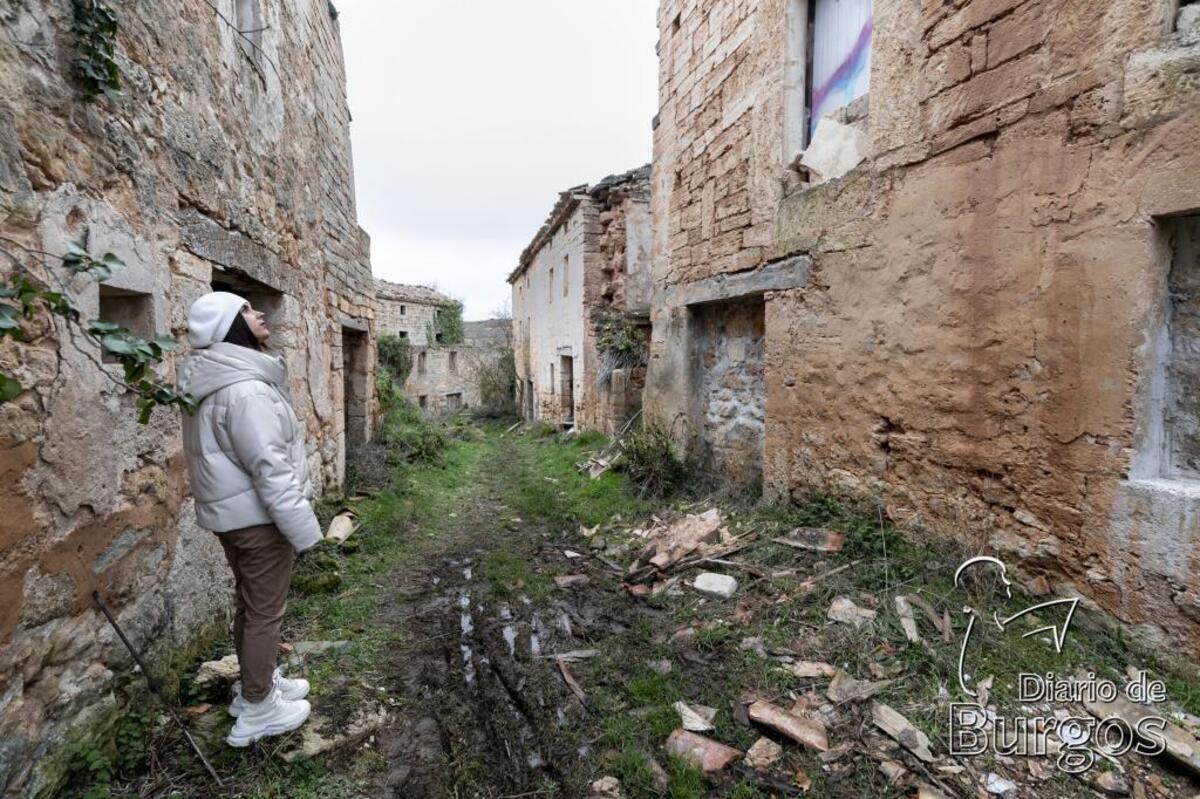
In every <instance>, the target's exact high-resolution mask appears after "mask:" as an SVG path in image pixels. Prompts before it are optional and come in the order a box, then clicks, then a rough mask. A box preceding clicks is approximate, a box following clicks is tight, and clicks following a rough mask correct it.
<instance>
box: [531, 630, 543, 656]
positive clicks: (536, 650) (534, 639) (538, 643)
mask: <svg viewBox="0 0 1200 799" xmlns="http://www.w3.org/2000/svg"><path fill="white" fill-rule="evenodd" d="M529 651H530V652H531V653H533V656H534V657H537V656H538V655H540V654H542V640H541V639H540V638H538V634H537V633H530V634H529Z"/></svg>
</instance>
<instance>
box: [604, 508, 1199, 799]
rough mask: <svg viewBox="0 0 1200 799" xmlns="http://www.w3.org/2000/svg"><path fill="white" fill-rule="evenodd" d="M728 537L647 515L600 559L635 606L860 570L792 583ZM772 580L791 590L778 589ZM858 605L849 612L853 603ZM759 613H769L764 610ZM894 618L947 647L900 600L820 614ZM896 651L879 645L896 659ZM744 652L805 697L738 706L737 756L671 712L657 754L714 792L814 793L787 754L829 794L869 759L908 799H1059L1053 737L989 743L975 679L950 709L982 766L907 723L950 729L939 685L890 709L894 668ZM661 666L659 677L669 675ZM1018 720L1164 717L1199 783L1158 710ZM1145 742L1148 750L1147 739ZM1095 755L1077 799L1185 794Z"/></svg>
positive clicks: (992, 732) (939, 613)
mask: <svg viewBox="0 0 1200 799" xmlns="http://www.w3.org/2000/svg"><path fill="white" fill-rule="evenodd" d="M730 527H731V525H729V524H728V523H727V520H726V519H725V518H724V517H723V516H722V514H721V513H720V511H719V510H717V509H716V508H710V509H708V510H705V511H704V512H701V513H692V514H686V515H683V516H680V517H678V518H675V519H673V520H672V521H670V522H665V521H663V520H661V519H658V518H657V517H656V518H654V519H653V520H652V523H651V525H650V526H648V527H647V528H645V529H634V530H629V531H626V533H627V539H628V540H627V542H626V543H624V544H622V545H621V546H620V547H618V548H612V547H611V546H610V547H609V548H608V550H607V551H608V553H609V554H612V555H614V556H615V555H616V554H624V555H626V556H629V557H631V560H630V561H629V563H628V566H627V567H624V568H623V572H622V581H623V587H624V589H625V591H627V592H628V593H629V594H630V595H631V596H633V597H636V598H648V597H657V596H660V595H662V594H664V593H666V594H669V595H680V594H682V593H685V591H686V590H687V589H688V588H689V587H690V588H691V589H692V590H694V591H696V592H698V593H700V594H702V595H705V596H706V597H708V598H715V599H717V600H728V599H731V598H732V597H734V595H735V594H736V593H737V592H738V590H739V583H738V579H737V577H735V576H733V575H734V574H737V575H739V576H741V575H749V577H750V579H752V580H754V581H771V580H780V584H781V586H782V585H786V586H787V589H788V590H787V591H784V590H783V588H781V589H780V591H781V593H786V594H787V595H786V596H783V597H780V598H779V600H777V601H782V600H784V599H792V598H795V597H796V596H797V593H798V594H799V595H804V594H806V593H808V592H810V591H812V589H813V588H814V587H815V586H816V585H817V584H818V583H820V582H821V581H823V580H827V579H828V578H829V577H831V576H833V575H835V574H839V573H842V572H845V571H846V570H848V569H852V568H854V567H855V566H856V565H857V564H858V562H857V561H853V562H848V563H841V564H840V565H837V566H836V567H832V566H831V564H829V563H826V562H823V563H817V564H815V573H813V574H802V573H800V572H799V570H798V569H796V568H788V569H777V570H772V569H769V568H765V567H764V566H761V565H758V564H756V563H750V562H746V561H744V560H738V559H737V558H736V557H735V556H736V555H737V554H738V553H741V552H742V551H743V550H744V549H746V548H747V547H748V546H750V545H751V544H753V543H755V542H758V541H760V536H762V535H763V534H762V533H761V531H759V530H745V531H736V532H735V531H734V530H731V529H730ZM583 532H584V534H585V536H589V537H593V536H596V531H595V530H584V531H583ZM767 540H769V541H770V542H771V543H774V544H777V545H782V546H787V547H791V548H794V549H797V550H803V551H808V552H813V553H822V554H824V553H837V552H840V551H841V550H842V549H843V546H844V544H845V537H844V535H843V534H842V533H840V532H838V531H835V530H830V529H825V528H810V527H803V528H797V529H795V530H792V531H791V532H790V533H788V534H787V535H785V536H781V537H774V538H769V539H765V538H764V539H762V542H763V543H766V541H767ZM822 568H823V570H821V569H822ZM706 569H713V571H707V570H706ZM731 573H732V574H731ZM781 578H794V579H793V581H791V582H790V583H784V582H783V580H782V579H781ZM797 581H798V585H799V589H798V592H797V589H796V584H797ZM856 598H857V599H858V600H859V601H857V602H856V601H855V599H856ZM764 601H765V602H766V603H768V605H767V606H768V607H770V606H771V605H770V602H771V600H770V599H765V600H764ZM864 605H865V606H864ZM893 609H894V620H895V621H896V622H898V624H899V630H900V631H902V633H903V641H905V642H907V645H909V646H919V647H927V648H932V647H934V646H943V645H947V644H951V642H952V641H953V640H954V635H955V631H954V625H953V623H952V621H951V618H950V614H949V611H948V610H947V609H946V608H944V607H941V608H935V607H934V606H933V605H932V604H931V603H930V602H929V601H928V600H926V599H925V598H924V597H922V596H921V595H919V594H916V593H912V594H897V595H895V596H893V597H891V601H890V602H887V603H884V602H882V601H881V600H880V599H879V598H878V597H876V596H874V595H866V594H864V595H861V596H859V597H851V596H835V597H834V598H833V599H832V601H830V602H829V604H828V606H826V607H825V609H824V615H825V618H826V619H827V620H828V622H829V623H830V624H831V625H833V627H834V628H837V627H842V626H843V625H844V627H843V629H849V628H853V629H852V630H850V634H853V632H854V631H857V630H863V629H865V628H870V627H871V626H872V625H875V624H877V623H878V622H879V617H880V615H881V614H883V613H887V614H888V615H891V614H892V613H893ZM742 613H748V611H746V610H745V609H744V608H743V607H742V605H741V604H739V605H738V606H737V607H736V608H733V609H732V610H731V616H730V619H731V620H735V619H736V617H738V615H739V614H742ZM716 623H717V624H721V623H722V622H721V621H720V620H718V621H717V622H716ZM960 632H961V630H960ZM695 635H696V629H695V628H693V627H688V628H685V629H682V630H677V631H676V632H675V633H674V634H673V635H671V636H670V640H671V642H672V643H680V642H683V641H686V640H690V639H691V638H693V637H695ZM904 645H905V643H895V644H890V645H885V646H886V648H887V649H888V651H889V652H892V653H895V652H898V651H899V650H900V648H902V647H903V646H904ZM794 646H795V647H797V648H802V646H803V645H802V644H799V643H797V644H795V645H794ZM740 648H741V649H743V650H746V651H750V652H754V653H756V654H757V655H758V656H760V657H762V658H764V659H768V660H770V661H771V662H772V663H773V664H774V665H775V667H777V668H778V669H780V670H781V671H782V672H785V673H787V674H788V675H790V676H792V677H795V678H797V679H798V680H799V681H800V682H799V683H798V685H799V686H801V688H800V690H798V691H794V692H786V693H784V694H783V695H778V694H777V695H759V694H749V695H742V696H740V697H739V698H738V699H737V700H735V701H734V702H732V703H731V708H730V710H731V713H730V717H731V718H732V722H733V723H734V724H736V725H741V726H743V727H748V728H752V729H756V730H758V731H759V737H758V739H757V740H756V741H755V742H754V744H753V745H752V746H750V747H748V749H747V750H746V751H742V750H741V749H738V748H735V747H733V746H729V745H728V744H726V743H722V742H721V741H720V740H716V738H715V737H710V734H715V735H719V737H721V738H723V739H725V740H727V741H729V740H734V739H736V737H737V736H736V735H733V734H731V732H732V731H729V730H726V731H724V732H725V734H723V735H722V734H720V732H721V731H719V730H717V729H716V723H717V722H716V719H717V718H718V713H717V710H716V709H714V708H711V707H706V706H704V705H700V704H695V703H690V702H683V701H680V702H676V703H675V710H676V711H677V713H678V714H679V727H678V728H677V729H676V730H675V731H674V732H672V733H671V735H670V736H669V737H668V738H667V740H666V742H665V744H664V748H665V751H666V753H667V754H669V755H671V756H674V757H676V758H680V759H682V760H684V761H686V762H688V763H690V764H691V765H692V766H694V767H695V768H698V769H700V770H701V771H703V772H704V773H705V774H706V775H708V776H710V777H711V778H713V779H714V780H718V781H720V780H721V775H722V774H723V773H729V774H732V775H733V776H734V777H736V778H738V779H747V780H749V781H750V782H752V783H754V784H756V785H758V786H759V787H760V788H761V789H763V790H765V791H768V792H770V793H771V794H772V795H779V796H799V795H803V794H804V793H806V792H807V791H808V790H809V789H810V788H811V786H812V780H811V778H810V776H809V775H808V774H807V773H805V772H804V771H796V770H795V769H794V762H795V761H794V759H792V758H789V757H788V756H787V754H788V748H789V747H796V748H799V749H801V750H804V751H808V752H810V753H812V754H813V755H815V757H816V760H817V762H819V764H820V769H821V771H822V776H823V781H824V783H825V784H826V785H836V784H837V783H838V782H841V781H843V780H845V779H847V778H848V777H850V776H852V775H853V774H855V773H856V771H857V770H858V769H861V767H862V763H863V762H864V760H865V761H866V762H867V763H872V762H873V763H874V767H875V768H877V769H878V771H879V773H880V774H881V775H882V777H883V779H884V780H886V782H887V783H888V784H889V785H890V786H892V788H893V789H895V790H897V791H901V792H905V793H906V795H908V796H912V797H917V798H918V799H938V798H939V797H945V798H949V797H968V796H969V797H1005V798H1006V799H1015V798H1016V797H1021V796H1042V795H1047V794H1046V793H1045V791H1047V790H1049V791H1054V790H1057V786H1053V785H1052V784H1051V783H1050V782H1049V780H1051V779H1053V778H1054V777H1056V776H1060V774H1059V772H1058V771H1056V769H1055V757H1056V756H1057V755H1058V754H1059V753H1060V752H1061V751H1062V750H1063V748H1064V746H1065V745H1064V743H1063V741H1062V740H1061V739H1059V738H1058V737H1056V735H1057V733H1053V734H1050V735H1048V736H1045V740H1048V741H1049V751H1047V752H1046V753H1045V755H1039V756H1032V757H1022V756H1008V755H1006V754H1004V753H1003V752H1004V751H1006V750H1005V747H1004V746H1003V745H999V746H998V745H996V744H997V742H998V741H1003V740H1004V736H1006V735H1010V734H1011V731H1006V729H1005V720H1004V719H1002V718H1001V716H1000V712H1001V711H1000V709H999V708H998V707H997V705H996V704H994V703H990V702H989V699H990V697H989V692H990V688H991V686H992V680H991V678H982V679H980V680H978V681H977V683H976V684H975V689H976V692H977V694H978V696H977V697H976V701H977V702H978V705H977V706H976V705H974V704H972V705H959V706H958V707H961V708H970V707H975V708H976V712H979V713H981V714H982V716H981V717H980V723H979V730H980V733H981V738H982V739H983V740H985V741H986V742H987V744H988V745H987V746H986V747H985V753H986V754H985V755H983V756H979V757H958V756H954V755H951V754H950V753H948V752H947V751H945V750H946V746H947V742H946V741H944V740H939V741H936V742H935V741H931V740H930V739H929V737H928V736H927V735H926V734H925V732H923V731H922V730H921V729H920V727H918V726H917V725H916V724H914V723H913V722H912V721H911V720H910V718H909V717H908V716H906V715H905V714H906V713H907V714H910V715H911V714H917V715H914V716H913V718H918V720H924V719H926V718H927V714H928V713H929V712H931V711H932V712H935V713H936V714H937V715H938V716H939V717H941V718H946V717H947V713H948V712H950V710H951V707H952V705H951V701H950V694H949V692H948V691H947V689H946V688H945V686H941V687H939V689H938V692H937V694H936V695H933V694H932V693H930V694H929V695H919V696H918V695H917V694H918V693H919V692H918V691H916V690H915V689H914V697H913V699H912V700H911V701H907V700H906V701H903V702H896V701H895V697H896V692H895V690H894V689H893V690H892V691H891V693H889V694H888V696H889V697H892V698H891V699H889V700H888V701H890V702H892V704H888V703H886V702H884V701H881V699H880V697H879V694H881V693H882V692H884V691H885V690H886V689H889V687H892V686H894V685H896V684H898V683H899V682H901V681H903V680H904V679H906V675H905V672H904V667H903V665H902V662H901V661H899V660H895V661H892V662H891V663H889V664H888V665H886V666H885V665H881V664H880V663H875V662H871V663H869V664H868V666H869V668H868V669H866V670H869V671H870V674H869V675H867V674H852V673H850V671H848V669H850V667H849V666H843V665H838V664H835V663H829V662H825V661H824V660H810V659H805V658H804V656H803V654H802V653H801V652H799V651H794V650H793V649H785V648H780V647H769V646H768V645H767V644H766V643H765V642H764V641H763V640H762V639H760V638H745V639H743V640H742V641H741V644H740ZM686 658H687V655H686V654H685V659H686ZM663 663H664V666H665V667H666V668H668V669H669V667H670V663H669V662H668V661H664V662H663ZM1137 676H1138V675H1137V673H1136V672H1131V673H1130V680H1131V682H1132V681H1133V680H1135V679H1136V678H1137ZM893 705H895V706H893ZM1023 709H1024V710H1025V711H1027V712H1028V713H1030V714H1033V715H1036V714H1041V716H1043V717H1046V718H1049V719H1052V720H1053V719H1057V720H1058V721H1059V722H1063V721H1065V720H1066V719H1068V718H1085V719H1088V718H1094V719H1095V720H1096V722H1104V721H1105V720H1116V721H1117V722H1119V723H1121V724H1123V725H1124V726H1125V727H1126V728H1128V729H1130V730H1139V729H1141V730H1144V729H1146V728H1145V727H1144V726H1139V722H1140V721H1141V720H1142V719H1144V718H1146V717H1147V716H1149V715H1150V714H1155V713H1157V714H1159V715H1162V716H1163V717H1164V726H1163V728H1162V738H1163V739H1164V741H1165V744H1166V745H1165V749H1164V751H1163V752H1162V753H1161V757H1162V758H1165V759H1167V760H1169V761H1171V762H1172V764H1173V765H1174V766H1176V767H1182V768H1183V769H1185V770H1187V771H1189V772H1190V773H1191V774H1192V775H1193V776H1194V777H1200V739H1198V738H1197V737H1196V735H1197V733H1200V718H1195V717H1191V716H1188V715H1187V714H1185V713H1180V712H1174V713H1168V712H1167V711H1165V710H1164V711H1159V710H1156V709H1154V708H1153V707H1148V706H1146V705H1136V704H1134V703H1132V702H1128V701H1125V700H1119V701H1117V702H1110V703H1099V702H1080V703H1076V704H1070V703H1066V704H1064V703H1056V704H1055V705H1053V706H1052V705H1051V704H1049V703H1047V704H1045V705H1042V706H1038V707H1029V706H1027V707H1025V708H1023ZM1109 723H1115V722H1109ZM1064 734H1065V733H1064ZM1142 740H1143V742H1145V741H1146V740H1147V739H1146V738H1145V737H1143V738H1142ZM1070 743H1071V742H1068V745H1069V744H1070ZM1093 743H1094V742H1093ZM1092 749H1093V750H1094V751H1095V752H1096V754H1097V756H1098V762H1099V765H1098V766H1097V767H1095V768H1092V769H1090V770H1086V771H1084V772H1082V773H1080V774H1077V775H1075V779H1076V780H1077V781H1078V782H1079V784H1080V788H1081V789H1082V790H1083V791H1084V792H1087V791H1088V790H1089V789H1090V790H1091V791H1094V792H1095V793H1096V794H1098V795H1101V796H1109V797H1121V796H1132V797H1135V798H1136V799H1144V798H1146V797H1164V798H1165V797H1173V796H1176V795H1182V796H1186V795H1187V794H1186V793H1184V794H1179V793H1178V786H1172V785H1170V784H1168V783H1165V782H1164V780H1163V779H1162V777H1161V776H1159V772H1158V770H1157V769H1155V768H1153V767H1152V761H1150V760H1148V759H1145V758H1141V759H1136V760H1125V761H1121V760H1118V759H1117V758H1114V757H1110V756H1106V755H1105V754H1104V753H1103V751H1101V749H1100V748H1099V747H1098V745H1094V746H1093V747H1092ZM789 762H791V763H792V764H793V766H792V767H791V768H789V767H788V765H787V764H788V763H789ZM652 765H653V768H652V772H653V773H656V774H658V775H659V776H658V777H656V782H659V783H661V784H660V787H662V788H664V789H665V786H666V775H665V774H664V773H662V770H661V768H660V767H658V765H657V764H652ZM660 778H661V779H660ZM621 795H622V793H621V786H620V783H619V782H618V781H617V780H616V779H614V778H613V777H605V778H604V779H602V780H598V781H596V782H595V783H594V784H593V785H592V787H591V794H590V796H591V797H593V799H601V798H602V797H607V798H608V799H615V797H620V796H621ZM1197 799H1200V795H1198V796H1197Z"/></svg>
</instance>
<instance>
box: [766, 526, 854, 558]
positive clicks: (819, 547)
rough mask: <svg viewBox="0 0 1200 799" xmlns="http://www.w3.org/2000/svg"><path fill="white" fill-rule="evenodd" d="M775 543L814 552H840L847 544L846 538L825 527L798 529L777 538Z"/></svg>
mask: <svg viewBox="0 0 1200 799" xmlns="http://www.w3.org/2000/svg"><path fill="white" fill-rule="evenodd" d="M775 543H776V544H783V545H784V546H787V547H794V548H795V549H807V550H811V551H813V552H840V551H841V550H842V547H843V546H845V544H846V536H845V534H844V533H840V532H838V531H837V530H830V529H828V528H825V527H797V528H796V529H795V530H792V531H791V532H790V533H788V534H787V535H786V536H783V537H781V538H776V539H775Z"/></svg>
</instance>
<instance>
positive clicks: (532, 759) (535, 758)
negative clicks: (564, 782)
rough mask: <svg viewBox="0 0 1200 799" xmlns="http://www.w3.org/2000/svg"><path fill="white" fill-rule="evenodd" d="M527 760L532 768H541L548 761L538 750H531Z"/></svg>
mask: <svg viewBox="0 0 1200 799" xmlns="http://www.w3.org/2000/svg"><path fill="white" fill-rule="evenodd" d="M527 761H528V763H529V767H530V768H541V767H542V766H544V765H546V761H545V760H543V759H542V756H541V755H539V754H538V753H537V752H530V753H529V757H528V758H527Z"/></svg>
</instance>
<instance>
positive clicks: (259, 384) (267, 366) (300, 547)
mask: <svg viewBox="0 0 1200 799" xmlns="http://www.w3.org/2000/svg"><path fill="white" fill-rule="evenodd" d="M178 382H179V390H180V391H182V392H187V393H190V394H191V395H192V396H193V397H195V398H196V401H197V402H198V403H199V407H198V408H197V410H196V412H195V413H194V414H187V413H185V414H184V415H183V451H184V454H185V455H186V456H187V464H188V471H189V472H190V473H191V478H192V494H193V496H194V497H195V499H196V519H197V521H198V522H199V523H200V526H201V527H204V528H205V529H208V530H212V531H213V532H217V533H222V532H228V531H230V530H237V529H240V528H242V527H250V526H252V525H258V524H270V523H272V522H273V523H274V524H275V526H277V527H278V528H279V531H280V532H281V533H283V534H284V535H285V536H286V537H287V539H288V540H289V541H290V542H291V543H292V546H294V547H295V548H296V551H297V552H302V551H304V550H306V549H308V548H309V547H312V546H314V545H315V544H317V542H319V541H320V540H321V526H320V523H319V522H318V521H317V517H316V514H314V513H313V509H312V503H311V501H310V500H311V499H312V493H313V492H312V483H311V481H310V480H309V474H308V461H307V459H306V458H305V453H304V432H303V430H301V428H300V422H299V420H298V419H297V418H296V414H295V412H294V411H293V410H292V405H291V397H290V396H289V394H288V389H287V371H286V369H285V368H284V365H283V359H282V358H279V357H276V356H271V355H267V354H265V353H262V352H257V351H255V350H252V349H249V348H248V347H241V346H238V345H237V344H229V343H226V342H219V343H216V344H213V345H211V346H208V347H205V348H204V349H197V350H193V351H192V353H191V354H190V355H188V357H187V359H186V360H185V361H184V363H183V366H182V368H181V369H180V373H179V381H178Z"/></svg>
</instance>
